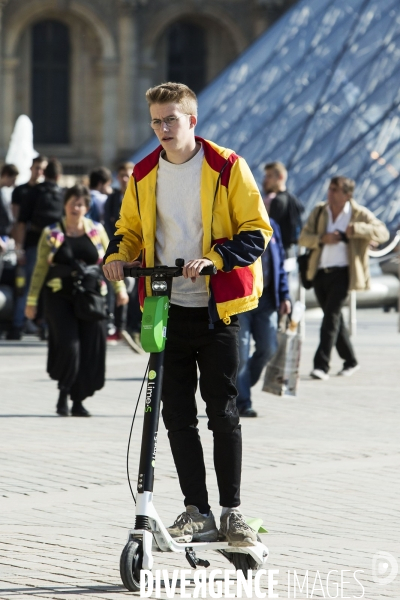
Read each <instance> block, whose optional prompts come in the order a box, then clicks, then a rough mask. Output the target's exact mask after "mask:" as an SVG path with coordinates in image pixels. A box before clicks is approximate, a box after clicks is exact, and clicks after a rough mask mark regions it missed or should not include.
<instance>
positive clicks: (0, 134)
mask: <svg viewBox="0 0 400 600" xmlns="http://www.w3.org/2000/svg"><path fill="white" fill-rule="evenodd" d="M6 3H7V0H0V160H1V159H3V158H4V156H5V153H6V152H7V147H6V139H5V133H4V79H3V64H2V63H3V56H2V54H1V49H2V48H3V29H2V17H3V7H4V6H5V4H6Z"/></svg>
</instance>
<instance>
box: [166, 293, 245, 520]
mask: <svg viewBox="0 0 400 600" xmlns="http://www.w3.org/2000/svg"><path fill="white" fill-rule="evenodd" d="M238 331H239V322H238V319H237V317H232V321H231V324H230V325H225V324H224V323H223V322H222V321H218V322H217V323H215V324H214V328H213V329H210V328H209V320H208V309H207V308H184V307H181V306H176V305H171V308H170V312H169V320H168V333H167V342H166V347H165V362H164V380H163V389H162V400H163V410H162V415H163V419H164V423H165V426H166V428H167V430H168V437H169V440H170V445H171V450H172V455H173V458H174V461H175V465H176V470H177V472H178V477H179V483H180V486H181V489H182V492H183V495H184V497H185V499H184V503H185V506H188V505H189V504H192V505H194V506H197V508H198V509H199V510H200V512H201V513H206V512H208V510H209V504H208V493H207V487H206V469H205V465H204V457H203V448H202V445H201V441H200V436H199V432H198V429H197V424H198V420H197V405H196V399H195V393H196V389H197V367H198V368H199V371H200V379H199V384H200V392H201V396H202V398H203V400H204V401H205V403H206V413H207V417H208V428H209V429H210V430H211V431H212V432H213V436H214V467H215V472H216V475H217V482H218V489H219V495H220V505H221V506H228V507H235V506H239V504H240V477H241V465H242V437H241V428H240V425H239V414H238V410H237V408H236V396H237V390H236V385H235V383H236V375H237V370H238V365H239V351H238Z"/></svg>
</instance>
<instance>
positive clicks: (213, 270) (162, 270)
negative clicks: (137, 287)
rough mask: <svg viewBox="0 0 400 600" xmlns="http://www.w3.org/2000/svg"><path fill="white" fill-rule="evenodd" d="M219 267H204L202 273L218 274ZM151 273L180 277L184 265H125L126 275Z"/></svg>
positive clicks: (135, 275)
mask: <svg viewBox="0 0 400 600" xmlns="http://www.w3.org/2000/svg"><path fill="white" fill-rule="evenodd" d="M216 274H217V267H216V266H215V265H210V266H209V267H204V268H203V269H202V270H201V272H200V275H216ZM151 275H157V277H158V278H160V277H163V276H164V277H180V276H181V275H182V267H165V266H159V267H131V268H129V267H124V276H125V277H146V276H147V277H149V276H151Z"/></svg>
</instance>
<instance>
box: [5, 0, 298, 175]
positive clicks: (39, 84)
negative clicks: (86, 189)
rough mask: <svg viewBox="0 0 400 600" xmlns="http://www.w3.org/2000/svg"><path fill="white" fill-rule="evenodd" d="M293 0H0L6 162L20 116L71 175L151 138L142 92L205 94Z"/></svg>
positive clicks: (43, 148) (109, 162) (109, 160)
mask: <svg viewBox="0 0 400 600" xmlns="http://www.w3.org/2000/svg"><path fill="white" fill-rule="evenodd" d="M293 3H294V0H0V160H3V159H4V156H5V154H6V152H7V148H8V144H9V140H10V135H11V132H12V129H13V126H14V123H15V120H16V118H17V117H18V116H19V115H20V114H27V115H28V116H30V118H31V119H32V121H33V124H34V140H35V148H36V149H37V150H38V151H40V152H42V153H45V154H46V155H48V156H57V157H58V158H60V159H61V160H62V162H63V164H64V166H65V168H66V172H69V173H74V174H79V173H83V172H86V171H87V170H88V169H89V168H91V167H92V166H93V165H96V164H106V165H111V166H112V165H114V164H115V162H116V161H118V160H120V159H122V158H126V157H127V156H129V155H130V154H132V151H133V150H135V149H136V148H137V147H139V146H140V145H141V144H142V143H143V142H144V141H145V140H146V139H147V138H148V137H149V135H150V132H149V125H148V121H149V117H148V109H147V106H146V103H145V100H144V93H145V91H146V89H148V88H149V87H150V86H152V85H155V84H157V83H160V82H162V81H165V80H168V79H172V80H178V79H180V80H181V81H184V82H185V83H187V84H188V85H191V86H192V87H193V88H194V89H195V90H196V91H200V90H201V89H202V87H204V86H205V85H206V84H207V83H209V82H210V81H211V80H212V79H213V78H214V77H215V76H216V75H217V74H218V73H219V72H220V71H221V70H222V69H223V68H224V67H225V66H226V65H228V64H229V63H230V62H231V61H232V60H233V59H234V58H235V57H236V56H238V55H239V54H240V53H241V52H242V51H243V50H244V49H245V48H246V47H247V46H248V45H249V44H250V43H251V42H252V41H253V40H254V39H255V38H256V37H257V36H258V35H260V34H261V33H262V32H263V31H264V30H265V29H266V28H267V27H268V26H269V25H270V24H271V22H272V21H273V20H274V19H275V18H277V16H279V14H280V13H281V12H283V10H285V9H286V8H287V7H288V6H289V5H291V4H293Z"/></svg>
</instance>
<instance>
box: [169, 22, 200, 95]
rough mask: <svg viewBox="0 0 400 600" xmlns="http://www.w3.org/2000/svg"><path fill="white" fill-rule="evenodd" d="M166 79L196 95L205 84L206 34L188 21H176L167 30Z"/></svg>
mask: <svg viewBox="0 0 400 600" xmlns="http://www.w3.org/2000/svg"><path fill="white" fill-rule="evenodd" d="M167 40H168V79H169V81H176V82H179V83H185V84H186V85H188V86H189V87H190V88H191V89H192V90H193V91H194V92H196V93H198V92H200V90H202V89H203V87H204V86H205V84H206V65H207V56H206V32H205V30H204V28H203V27H201V26H199V25H196V24H195V23H191V22H189V21H177V22H176V23H173V24H172V25H171V26H170V27H169V30H168V34H167Z"/></svg>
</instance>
